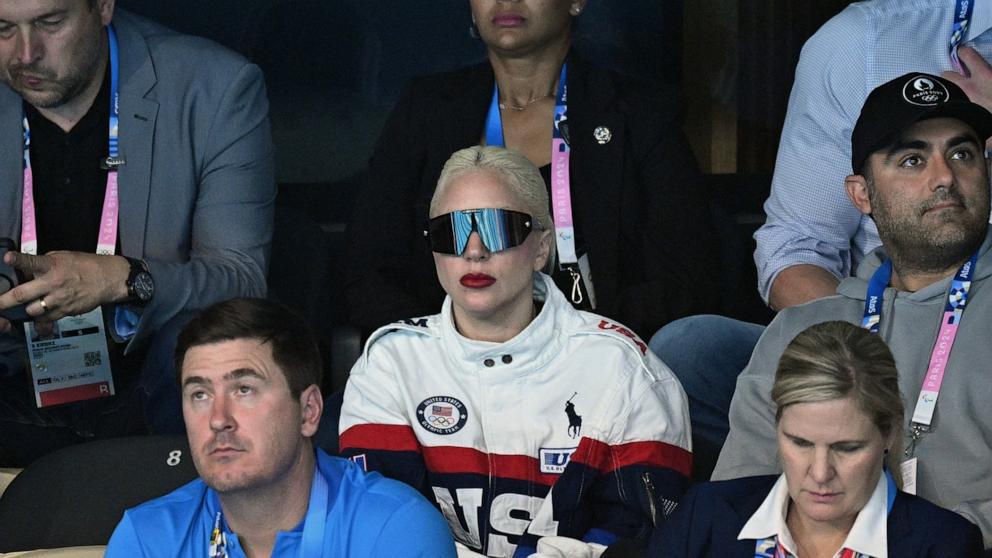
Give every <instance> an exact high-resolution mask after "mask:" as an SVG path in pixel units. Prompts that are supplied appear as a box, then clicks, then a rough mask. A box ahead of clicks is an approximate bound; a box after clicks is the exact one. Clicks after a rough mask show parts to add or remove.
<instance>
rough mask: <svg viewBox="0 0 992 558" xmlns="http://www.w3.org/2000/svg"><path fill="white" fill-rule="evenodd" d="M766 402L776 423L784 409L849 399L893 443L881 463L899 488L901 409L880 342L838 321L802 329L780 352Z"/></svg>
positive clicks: (892, 368) (893, 372) (892, 367)
mask: <svg viewBox="0 0 992 558" xmlns="http://www.w3.org/2000/svg"><path fill="white" fill-rule="evenodd" d="M771 397H772V401H773V402H774V403H775V405H776V407H777V410H776V414H775V422H776V423H777V422H778V421H779V419H781V418H782V411H783V410H785V409H786V408H787V407H788V406H789V405H795V404H797V403H819V402H824V401H833V400H836V399H843V398H845V397H851V398H853V399H854V401H855V402H856V403H857V405H858V407H859V408H860V409H861V410H862V411H863V412H864V413H865V414H866V415H868V417H869V418H870V419H871V421H872V423H873V424H874V425H875V426H876V427H877V428H878V430H879V432H881V433H882V435H883V436H885V437H886V438H888V439H890V440H891V441H892V445H891V446H890V447H889V452H888V455H886V456H885V463H886V465H888V467H889V472H890V473H891V474H892V475H893V477H894V478H895V479H896V482H897V484H898V485H899V486H902V476H901V475H900V468H899V461H900V458H899V454H900V453H901V452H902V434H901V432H900V431H901V429H902V427H903V418H904V416H905V410H904V407H903V403H902V396H901V395H900V394H899V371H898V370H897V369H896V362H895V359H894V358H893V357H892V352H891V351H889V347H888V346H887V345H886V344H885V341H882V338H881V337H879V336H878V335H876V334H874V333H871V332H870V331H868V330H866V329H864V328H861V327H858V326H856V325H854V324H851V323H849V322H841V321H833V322H823V323H820V324H816V325H812V326H810V327H808V328H806V329H805V330H803V331H802V332H801V333H799V335H796V337H795V338H794V339H793V340H792V341H791V342H790V343H789V345H788V346H787V347H786V348H785V351H784V352H783V353H782V358H781V359H780V360H779V363H778V370H776V372H775V384H774V386H772V393H771Z"/></svg>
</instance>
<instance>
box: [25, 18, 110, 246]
mask: <svg viewBox="0 0 992 558" xmlns="http://www.w3.org/2000/svg"><path fill="white" fill-rule="evenodd" d="M107 37H108V42H109V43H110V122H109V124H108V131H107V136H108V139H107V144H108V148H107V151H108V156H107V158H106V159H103V160H102V161H100V166H101V168H103V169H106V170H107V171H109V172H107V188H106V193H105V194H104V200H103V212H102V213H101V216H100V231H99V235H98V237H97V253H98V254H113V253H114V251H115V249H116V245H117V221H118V214H119V211H120V203H119V195H118V187H117V169H118V167H120V166H121V165H123V164H124V158H123V157H121V156H120V153H119V152H118V128H119V122H120V91H119V89H118V77H119V74H120V61H119V56H118V48H117V33H116V32H115V31H114V26H113V25H108V26H107ZM22 121H23V127H24V182H23V194H22V198H21V251H22V252H24V253H26V254H37V253H38V230H37V222H36V220H35V206H34V173H33V172H32V169H31V127H30V125H29V123H28V117H27V115H24V116H23V118H22Z"/></svg>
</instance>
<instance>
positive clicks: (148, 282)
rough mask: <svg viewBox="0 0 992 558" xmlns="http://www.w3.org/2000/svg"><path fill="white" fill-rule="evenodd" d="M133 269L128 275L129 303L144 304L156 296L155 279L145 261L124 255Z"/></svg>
mask: <svg viewBox="0 0 992 558" xmlns="http://www.w3.org/2000/svg"><path fill="white" fill-rule="evenodd" d="M124 259H126V260H127V263H129V264H130V265H131V270H130V271H129V272H128V275H127V301H126V302H127V304H130V305H133V306H144V305H146V304H148V303H149V302H151V300H152V297H153V296H155V281H154V280H153V279H152V274H151V273H150V272H149V271H148V266H147V265H146V264H145V262H143V261H141V260H139V259H137V258H129V257H127V256H124Z"/></svg>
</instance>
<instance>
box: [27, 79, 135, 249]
mask: <svg viewBox="0 0 992 558" xmlns="http://www.w3.org/2000/svg"><path fill="white" fill-rule="evenodd" d="M107 66H108V68H107V73H106V74H105V75H104V78H103V85H102V86H101V87H100V92H99V93H98V94H97V96H96V100H94V101H93V106H91V107H90V110H89V111H88V112H87V113H86V114H85V115H84V116H83V118H82V120H80V121H79V122H77V123H76V125H75V126H74V127H73V128H72V129H71V130H69V132H64V131H62V128H59V127H58V126H57V125H55V124H54V123H52V122H51V121H49V120H48V119H46V118H45V117H44V116H42V115H41V113H40V112H38V109H36V108H34V107H33V106H31V105H30V104H28V103H27V102H25V103H24V112H25V114H26V115H27V117H28V125H29V126H30V127H31V172H32V174H33V177H34V206H35V219H36V223H37V227H38V253H39V254H44V253H46V252H51V251H53V250H72V251H76V252H90V253H95V252H96V245H97V236H98V235H99V232H100V216H101V213H102V212H103V199H104V197H105V194H106V190H107V171H106V170H103V169H101V168H100V161H101V160H103V159H104V158H106V157H107V152H108V141H107V138H108V126H109V124H110V68H109V66H110V65H109V64H108V65H107ZM118 245H120V243H119V242H118Z"/></svg>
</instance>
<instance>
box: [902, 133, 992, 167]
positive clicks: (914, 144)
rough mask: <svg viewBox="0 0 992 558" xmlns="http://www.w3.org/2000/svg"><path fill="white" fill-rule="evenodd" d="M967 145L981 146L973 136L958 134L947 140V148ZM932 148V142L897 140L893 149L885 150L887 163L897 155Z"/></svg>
mask: <svg viewBox="0 0 992 558" xmlns="http://www.w3.org/2000/svg"><path fill="white" fill-rule="evenodd" d="M966 143H970V144H972V145H974V146H976V147H978V146H979V143H978V140H977V139H976V138H975V136H974V135H971V134H958V135H956V136H954V137H952V138H951V139H949V140H947V142H946V144H945V145H946V148H951V147H957V146H959V145H961V144H966ZM930 146H931V143H930V142H928V141H924V140H921V139H911V140H907V139H901V138H900V139H898V140H896V142H895V143H893V144H892V146H891V147H889V148H888V149H886V150H885V162H889V161H890V160H891V159H892V157H893V156H895V155H896V154H897V153H900V152H903V151H911V150H920V151H922V150H924V149H927V148H928V147H930Z"/></svg>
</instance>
